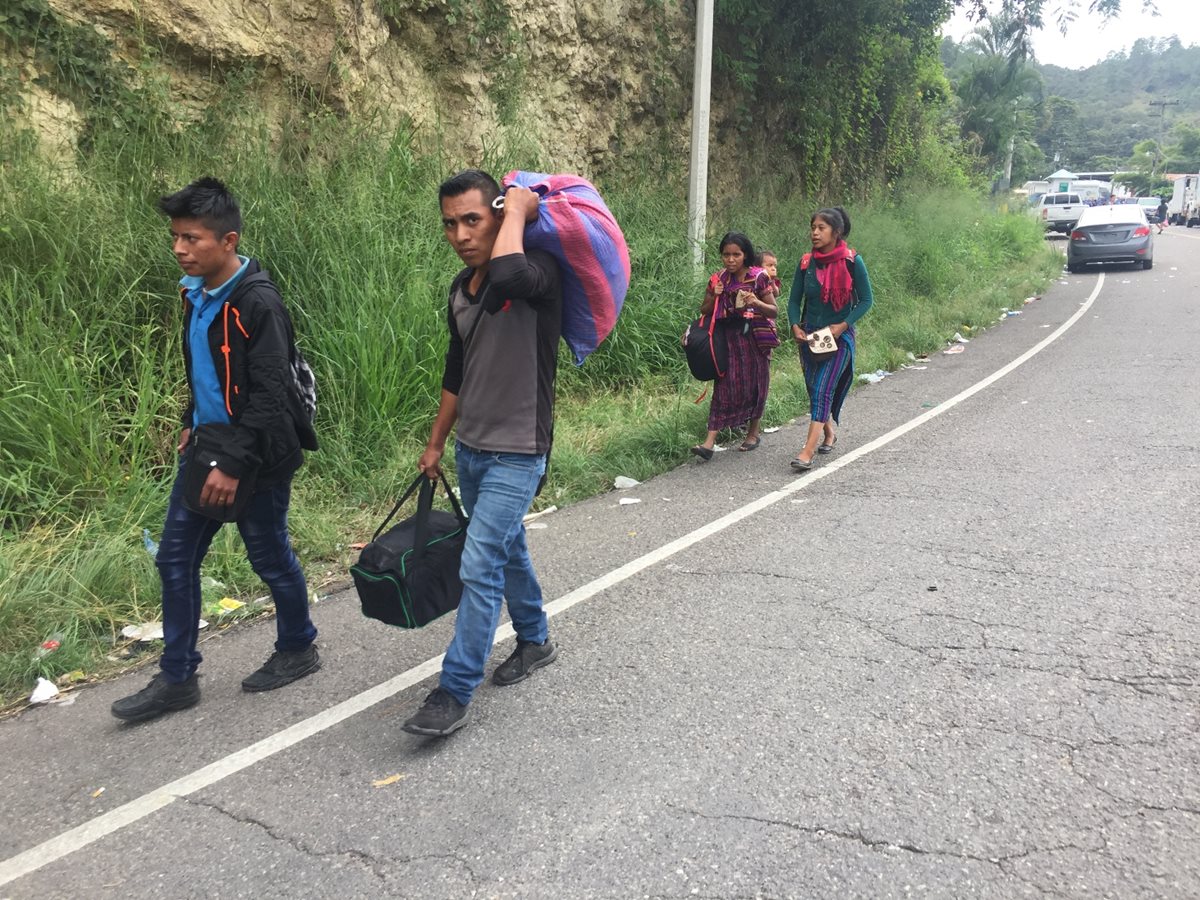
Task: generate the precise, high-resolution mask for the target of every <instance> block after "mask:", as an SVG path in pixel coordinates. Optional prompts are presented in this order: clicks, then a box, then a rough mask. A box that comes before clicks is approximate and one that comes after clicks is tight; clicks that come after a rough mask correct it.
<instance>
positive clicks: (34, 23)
mask: <svg viewBox="0 0 1200 900" xmlns="http://www.w3.org/2000/svg"><path fill="white" fill-rule="evenodd" d="M0 45H7V46H8V48H9V49H10V50H12V49H15V50H17V51H21V52H27V53H29V54H31V55H32V57H33V59H34V60H35V61H36V63H37V65H38V67H39V69H41V70H43V71H44V72H45V73H46V74H45V75H43V76H41V80H42V81H44V82H45V83H46V86H47V87H48V88H50V89H51V90H53V91H54V92H55V93H57V94H60V95H62V96H65V97H69V98H70V99H71V100H72V101H74V103H75V104H76V106H77V107H79V108H80V109H82V110H83V111H84V115H85V131H84V135H83V141H84V142H85V143H86V142H87V141H88V140H89V139H90V136H91V135H92V133H93V132H94V131H95V130H96V129H97V128H101V127H105V126H112V125H115V126H117V127H118V128H120V127H124V126H128V125H136V126H137V127H142V126H145V125H148V124H151V122H152V120H154V121H155V124H159V125H161V123H162V122H165V121H166V117H165V116H163V115H162V114H161V108H160V107H159V106H158V105H157V104H147V103H146V102H145V99H146V93H147V91H146V89H145V88H143V87H139V86H137V85H136V83H135V81H136V80H135V78H134V74H135V73H134V70H133V69H132V68H130V67H129V66H127V65H124V64H122V63H120V62H118V61H116V59H115V57H114V54H113V47H112V44H111V42H110V41H109V40H108V39H107V38H105V37H104V36H103V35H101V34H100V32H99V31H97V30H96V29H95V28H93V27H91V26H89V25H86V24H75V23H73V22H70V21H68V20H66V19H64V18H63V17H62V16H61V15H60V14H59V13H57V12H56V11H54V9H52V8H51V6H50V5H49V4H48V3H47V2H46V0H6V2H5V5H4V8H3V9H2V10H0ZM16 88H17V85H16V84H15V83H8V82H5V81H3V80H0V109H3V108H4V107H5V106H9V105H11V104H12V103H13V101H14V100H15V99H16Z"/></svg>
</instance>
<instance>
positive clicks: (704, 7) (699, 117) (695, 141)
mask: <svg viewBox="0 0 1200 900" xmlns="http://www.w3.org/2000/svg"><path fill="white" fill-rule="evenodd" d="M713 3H714V0H696V68H695V75H694V77H693V84H692V168H691V172H690V173H689V175H688V242H689V243H691V245H692V267H693V268H694V269H695V273H696V278H697V279H700V278H703V277H704V232H705V226H706V224H707V210H708V120H709V111H710V108H711V106H712V99H711V98H712V38H713Z"/></svg>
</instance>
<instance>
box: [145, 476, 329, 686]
mask: <svg viewBox="0 0 1200 900" xmlns="http://www.w3.org/2000/svg"><path fill="white" fill-rule="evenodd" d="M291 492H292V485H291V481H290V480H289V481H285V482H283V483H282V484H278V485H275V486H274V487H267V488H262V489H261V490H259V491H257V492H256V493H255V494H254V496H252V497H251V498H250V502H249V503H248V504H246V509H245V510H244V511H243V512H242V517H241V518H240V519H238V521H237V527H238V531H240V532H241V533H242V541H243V542H244V543H245V545H246V556H247V558H248V559H249V560H250V565H251V566H253V567H254V571H255V573H257V575H258V577H259V578H261V579H262V580H263V581H265V582H266V584H267V587H269V588H270V589H271V597H272V598H273V599H274V601H275V627H276V631H277V636H278V640H276V641H275V649H276V650H304V649H305V648H307V647H308V645H309V644H311V643H312V642H313V640H314V639H315V638H316V636H317V629H316V627H315V626H314V625H313V623H312V619H310V618H309V617H308V586H307V585H306V584H305V582H304V571H303V569H301V568H300V561H299V560H298V559H296V554H295V553H293V552H292V544H291V541H289V540H288V530H287V514H288V502H289V500H290V499H291ZM221 524H222V523H220V522H218V521H216V520H215V519H210V518H208V517H207V516H202V515H200V514H199V513H195V512H192V511H191V510H190V509H188V508H187V507H186V506H184V505H183V472H182V469H181V470H180V472H179V473H178V474H177V475H176V477H175V486H174V487H173V488H172V489H171V499H170V501H169V503H168V505H167V520H166V522H165V523H164V524H163V533H162V540H160V541H159V544H158V556H157V557H156V559H155V565H157V567H158V574H159V575H160V576H161V577H162V610H163V613H162V614H163V644H164V647H163V655H162V659H160V660H159V663H158V664H159V666H160V667H161V669H162V672H163V676H164V677H165V678H166V680H167V681H170V682H173V683H178V682H181V681H186V680H187V679H188V678H191V677H192V674H193V673H194V672H195V671H196V667H197V666H199V665H200V661H201V658H202V657H201V656H200V651H199V650H197V649H196V642H197V641H198V640H199V638H200V563H201V562H203V560H204V557H205V555H206V554H207V553H208V548H209V545H210V544H211V543H212V539H213V536H214V535H216V533H217V532H218V531H219V530H220V528H221Z"/></svg>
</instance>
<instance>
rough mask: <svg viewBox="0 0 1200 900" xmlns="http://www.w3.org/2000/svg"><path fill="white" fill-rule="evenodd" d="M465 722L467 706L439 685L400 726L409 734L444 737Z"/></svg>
mask: <svg viewBox="0 0 1200 900" xmlns="http://www.w3.org/2000/svg"><path fill="white" fill-rule="evenodd" d="M466 724H467V707H466V706H464V705H463V704H462V703H459V702H458V701H457V700H455V699H454V697H453V696H452V695H451V694H450V692H449V691H445V690H442V688H440V687H439V688H434V689H433V691H432V692H431V693H430V695H429V696H428V697H426V698H425V702H424V703H422V704H421V708H420V709H418V710H417V711H416V712H415V713H413V714H412V715H411V716H410V717H409V719H408V721H407V722H405V723H404V724H403V725H401V726H400V727H401V728H403V729H404V730H405V731H407V732H408V733H409V734H424V735H429V736H430V737H445V736H446V735H448V734H450V733H451V732H454V731H458V729H460V728H462V727H463V726H464V725H466Z"/></svg>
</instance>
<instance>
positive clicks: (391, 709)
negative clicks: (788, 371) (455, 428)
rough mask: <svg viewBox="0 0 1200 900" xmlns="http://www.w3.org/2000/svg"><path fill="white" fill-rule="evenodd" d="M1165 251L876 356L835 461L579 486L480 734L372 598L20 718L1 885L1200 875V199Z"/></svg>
mask: <svg viewBox="0 0 1200 900" xmlns="http://www.w3.org/2000/svg"><path fill="white" fill-rule="evenodd" d="M1156 253H1157V260H1156V266H1155V268H1154V269H1153V270H1152V271H1148V272H1143V271H1124V270H1119V271H1110V272H1108V273H1106V274H1105V275H1104V276H1103V278H1101V276H1099V275H1096V274H1088V275H1080V276H1064V277H1063V279H1062V280H1061V281H1060V282H1058V283H1056V284H1054V285H1053V286H1052V288H1051V289H1050V290H1049V291H1048V292H1047V293H1046V294H1045V296H1043V297H1042V298H1040V299H1038V300H1036V301H1035V302H1032V303H1029V304H1028V305H1026V306H1025V307H1024V308H1023V309H1022V310H1021V312H1022V314H1021V315H1020V316H1016V317H1012V318H1008V319H1006V320H1004V322H1003V324H1001V325H998V326H997V327H995V328H992V329H989V330H988V331H987V332H986V333H985V334H984V335H982V336H979V337H977V338H975V339H974V340H972V341H971V342H970V343H969V344H968V345H966V347H965V351H964V352H962V353H960V354H957V355H942V354H936V355H935V356H934V357H933V358H932V359H930V361H929V363H928V367H927V368H925V369H914V370H908V371H904V372H901V373H898V374H896V375H894V376H892V377H889V378H887V379H886V380H884V381H883V382H882V383H880V384H877V385H873V386H869V387H867V388H865V389H863V390H859V391H856V392H855V393H854V394H853V395H852V396H851V398H850V400H849V401H848V403H847V408H846V411H845V414H844V417H843V418H844V421H843V429H842V432H841V438H840V441H839V445H838V450H837V453H835V454H834V455H833V456H831V457H827V458H821V464H820V466H819V467H818V468H817V469H815V470H814V471H813V472H811V473H809V474H807V475H801V476H796V475H793V473H792V472H791V471H790V470H789V469H788V467H787V461H788V459H789V458H790V457H791V456H792V454H793V453H794V452H795V450H796V449H797V448H798V446H799V442H800V439H801V434H802V431H801V428H802V427H803V423H801V425H800V426H795V427H789V428H785V429H783V430H782V431H779V432H776V433H773V434H770V435H767V436H766V438H765V439H764V442H763V446H762V447H761V448H760V449H759V450H758V451H756V452H754V453H749V454H746V453H737V452H728V453H721V454H718V455H717V456H716V457H715V458H714V459H713V460H712V461H711V462H709V463H700V462H698V461H693V462H689V463H688V464H687V465H685V466H683V467H681V468H680V469H678V470H676V471H674V472H671V473H668V474H666V475H664V476H662V477H660V478H657V479H655V480H653V481H651V482H649V483H647V484H644V485H641V486H639V487H637V488H634V489H632V490H629V491H625V492H620V493H612V494H608V495H605V496H602V497H598V498H596V499H594V500H592V501H589V502H586V503H581V504H578V505H576V506H573V507H571V508H569V509H566V510H563V511H561V512H557V513H554V514H552V515H549V516H546V517H544V518H543V519H542V520H541V522H543V523H544V524H545V525H546V527H545V528H541V529H537V530H531V531H530V533H529V534H530V543H531V547H532V552H533V554H534V557H535V562H536V563H537V566H538V569H539V571H540V572H541V573H542V576H543V582H544V587H545V590H546V595H547V598H548V599H549V598H557V599H556V600H555V603H554V604H553V605H552V609H553V611H554V618H553V619H552V621H551V633H552V635H553V637H554V639H555V640H556V641H557V642H558V643H559V645H560V647H561V654H560V658H559V661H558V662H556V663H555V664H554V665H553V666H551V667H549V668H546V669H543V670H541V671H539V672H537V673H536V674H535V675H534V677H533V678H531V679H530V680H529V681H527V682H525V683H523V684H520V685H517V686H513V687H509V688H497V687H494V686H492V685H491V684H490V683H487V684H486V685H485V686H484V687H483V688H482V689H481V690H480V691H479V693H478V694H477V696H476V700H475V702H474V703H473V704H472V710H473V719H472V722H471V724H470V725H469V726H468V727H467V728H465V729H463V730H462V731H460V732H458V733H457V734H455V735H454V736H452V737H451V738H449V739H447V740H441V741H439V740H426V739H419V738H414V737H412V736H409V735H406V734H404V733H403V732H401V731H400V723H401V722H402V721H403V719H404V718H405V717H406V716H407V715H408V714H409V712H410V711H411V710H412V709H413V708H414V707H415V706H416V704H418V703H419V702H420V700H421V699H422V698H423V696H424V694H425V693H426V692H427V691H428V690H429V689H430V688H431V687H432V680H431V678H429V677H428V676H429V675H430V674H431V673H434V672H436V671H437V663H436V657H437V656H438V655H439V654H440V653H441V652H442V650H443V649H444V647H445V645H446V643H447V641H448V637H449V635H450V633H451V626H452V622H451V621H442V622H439V623H436V624H435V625H433V626H431V627H429V628H427V629H424V630H422V631H418V632H402V631H398V630H392V629H389V628H387V627H386V626H383V625H380V624H378V623H375V622H372V621H368V620H365V619H363V618H362V617H361V616H360V614H359V612H358V606H357V602H356V600H355V598H354V596H353V595H352V594H348V593H347V594H341V595H337V596H335V597H332V598H330V599H329V600H327V601H324V602H322V603H321V604H320V605H319V606H318V607H317V608H316V610H315V613H314V617H315V620H316V622H317V625H318V627H319V628H320V629H321V637H320V639H319V641H320V647H321V651H322V655H323V658H324V661H325V666H324V668H323V669H322V671H321V672H319V673H318V674H317V675H315V676H313V677H311V678H309V679H306V680H305V681H303V682H299V683H297V684H295V685H293V686H290V687H288V688H285V689H283V690H281V691H278V692H275V693H273V694H265V695H247V694H243V693H242V692H241V691H240V690H239V686H238V683H239V681H240V679H241V678H242V676H244V675H245V674H247V673H248V672H250V671H252V670H253V669H254V668H256V667H257V666H258V664H259V663H261V661H262V660H263V659H264V658H265V657H266V655H267V654H268V652H269V650H270V643H271V641H272V640H273V626H272V625H271V624H270V623H264V624H262V625H259V626H255V627H250V628H245V629H241V630H239V631H237V632H235V633H233V634H228V635H225V636H222V637H221V638H219V639H217V640H213V641H209V642H207V643H206V644H205V645H204V646H203V648H202V649H203V651H204V654H205V657H206V659H205V663H204V665H203V667H202V672H203V679H202V687H203V692H204V696H203V701H202V702H201V704H200V705H199V706H198V707H196V708H194V709H192V710H189V711H185V712H180V713H175V714H172V715H169V716H166V717H164V718H162V719H160V720H158V721H154V722H150V723H145V724H142V725H137V726H122V725H119V724H118V723H117V721H116V720H115V719H113V718H112V717H111V716H110V715H109V712H108V707H109V704H110V703H111V702H112V701H113V700H114V699H116V698H117V697H120V696H123V695H124V694H126V693H129V692H131V691H133V690H136V689H138V688H140V687H141V686H142V684H143V683H144V681H145V679H146V678H147V677H148V674H147V673H145V672H140V673H134V674H131V675H129V676H126V677H124V678H122V679H120V680H118V681H116V682H114V683H110V684H106V685H101V686H98V687H95V688H91V689H88V690H86V691H83V692H81V693H80V695H79V697H78V700H77V701H76V702H75V703H74V704H73V705H70V706H61V707H51V708H43V709H37V710H32V711H30V712H28V713H26V714H24V715H22V716H20V717H17V718H15V719H12V720H9V721H5V722H3V723H0V753H2V754H3V755H4V757H5V758H7V759H8V760H9V764H8V765H6V766H4V767H3V769H2V771H0V796H2V797H3V808H2V811H0V860H3V861H0V897H13V898H16V897H22V898H25V897H30V898H33V897H37V898H50V897H85V898H108V897H113V898H117V897H120V898H127V897H139V898H140V897H163V898H191V897H229V898H232V897H253V898H276V897H278V898H284V897H288V898H294V897H338V898H345V897H385V896H386V897H405V898H442V897H445V898H459V897H521V898H526V897H528V898H572V897H582V898H591V897H606V898H638V897H672V898H674V897H679V898H686V897H711V898H734V897H738V898H740V897H747V898H748V897H770V898H783V897H798V898H812V897H909V896H914V895H918V896H928V897H956V898H957V897H997V898H1010V897H1018V896H1060V897H1080V898H1084V897H1086V898H1096V897H1114V898H1130V897H1181V898H1182V897H1196V896H1198V895H1200V733H1198V724H1200V721H1198V713H1197V701H1198V700H1200V688H1198V687H1197V675H1198V666H1200V662H1198V660H1200V613H1198V612H1197V611H1196V609H1195V606H1194V605H1195V601H1196V599H1197V595H1198V579H1197V572H1198V568H1200V565H1198V560H1197V542H1198V540H1200V538H1198V537H1197V535H1198V534H1200V505H1198V504H1197V493H1198V491H1197V472H1198V463H1200V454H1198V451H1197V448H1198V447H1200V390H1198V388H1200V354H1198V353H1197V350H1196V346H1197V337H1198V336H1200V267H1198V266H1197V265H1196V260H1197V259H1198V258H1200V233H1197V232H1195V231H1191V232H1189V231H1187V230H1185V229H1173V230H1172V231H1170V232H1168V233H1167V234H1165V235H1163V236H1162V237H1161V238H1159V239H1158V245H1157V248H1156ZM880 302H882V303H886V302H887V300H886V298H880ZM1064 325H1066V326H1068V327H1065V329H1064V328H1062V327H1061V326H1064ZM1055 335H1057V337H1056V338H1054V336H1055ZM1051 338H1054V339H1053V340H1052V341H1051ZM1047 341H1050V342H1049V343H1046V342H1047ZM1038 347H1041V349H1040V351H1039V352H1036V353H1032V354H1031V353H1030V351H1031V350H1034V349H1036V348H1038ZM997 376H998V377H997ZM797 412H798V413H801V412H803V411H797ZM620 496H625V497H636V498H638V499H640V500H641V502H640V503H638V504H636V505H620V504H619V503H618V499H619V497H620ZM511 646H512V645H511V640H507V641H505V642H504V643H502V644H501V645H500V646H499V647H498V648H497V651H496V653H495V654H494V660H493V662H498V661H499V660H500V659H502V658H503V657H504V656H505V655H507V652H508V651H509V649H510V648H511ZM418 667H419V668H418ZM422 679H424V680H422ZM391 776H400V777H399V778H397V779H392V778H391ZM380 782H388V783H385V784H379V783H380ZM101 788H103V789H104V790H103V792H100V789H101Z"/></svg>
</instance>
